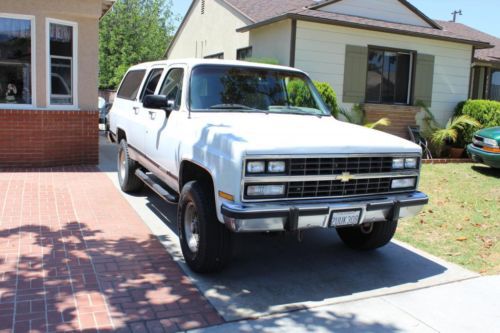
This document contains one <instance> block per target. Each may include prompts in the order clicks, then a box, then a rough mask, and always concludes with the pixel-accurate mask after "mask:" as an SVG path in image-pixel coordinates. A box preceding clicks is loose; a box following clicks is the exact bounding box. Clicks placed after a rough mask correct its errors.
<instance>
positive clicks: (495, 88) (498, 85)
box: [490, 71, 500, 101]
mask: <svg viewBox="0 0 500 333" xmlns="http://www.w3.org/2000/svg"><path fill="white" fill-rule="evenodd" d="M490 99H491V100H494V101H500V71H494V72H492V73H491V85H490Z"/></svg>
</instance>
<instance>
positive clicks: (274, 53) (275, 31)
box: [250, 20, 292, 66]
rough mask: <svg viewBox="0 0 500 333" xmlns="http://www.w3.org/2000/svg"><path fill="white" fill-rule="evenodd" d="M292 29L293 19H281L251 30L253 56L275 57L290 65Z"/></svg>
mask: <svg viewBox="0 0 500 333" xmlns="http://www.w3.org/2000/svg"><path fill="white" fill-rule="evenodd" d="M291 31H292V21H291V20H285V21H280V22H277V23H273V24H269V25H266V26H263V27H261V28H257V29H253V30H251V31H250V45H252V47H253V54H252V56H253V57H257V58H259V57H269V58H274V59H277V60H278V61H279V64H280V65H284V66H288V65H289V64H290V40H291V39H290V37H291Z"/></svg>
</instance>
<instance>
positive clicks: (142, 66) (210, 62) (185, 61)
mask: <svg viewBox="0 0 500 333" xmlns="http://www.w3.org/2000/svg"><path fill="white" fill-rule="evenodd" d="M172 64H185V65H187V66H189V67H194V66H196V65H229V66H244V67H254V68H268V69H277V70H287V71H294V72H302V73H303V71H301V70H299V69H297V68H292V67H286V66H279V65H269V64H262V63H255V62H248V61H241V60H221V59H196V58H187V59H172V60H159V61H151V62H145V63H141V64H137V65H134V66H131V67H130V69H129V70H133V69H149V68H151V67H153V66H169V65H172Z"/></svg>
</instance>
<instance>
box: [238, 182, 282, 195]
mask: <svg viewBox="0 0 500 333" xmlns="http://www.w3.org/2000/svg"><path fill="white" fill-rule="evenodd" d="M284 194H285V185H284V184H279V185H276V184H273V185H249V186H248V187H247V195H248V196H249V197H270V196H281V195H284Z"/></svg>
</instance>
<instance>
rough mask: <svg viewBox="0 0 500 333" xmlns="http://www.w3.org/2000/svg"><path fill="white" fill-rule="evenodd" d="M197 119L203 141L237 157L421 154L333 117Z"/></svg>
mask: <svg viewBox="0 0 500 333" xmlns="http://www.w3.org/2000/svg"><path fill="white" fill-rule="evenodd" d="M191 117H192V120H194V121H196V122H197V123H198V124H199V125H200V131H201V132H202V133H200V136H201V137H203V138H204V139H203V140H202V141H205V142H206V143H207V144H209V146H211V147H218V148H219V149H222V150H225V152H226V153H230V154H232V155H233V156H235V154H239V153H240V154H247V155H257V154H259V155H260V154H265V155H268V154H271V155H274V154H275V155H282V154H339V153H343V154H345V153H349V154H355V153H362V154H367V153H368V154H372V153H373V154H375V153H419V154H420V153H421V148H420V146H418V145H416V144H414V143H413V142H410V141H408V140H405V139H402V138H400V137H397V136H394V135H390V134H387V133H384V132H381V131H377V130H372V129H368V128H365V127H363V126H358V125H353V124H349V123H345V122H341V121H338V120H336V119H334V118H333V117H322V118H320V117H316V116H305V115H287V114H265V113H242V112H237V113H236V112H235V113H228V112H224V113H210V114H208V113H198V114H196V113H191ZM228 149H229V150H230V152H229V151H227V150H228Z"/></svg>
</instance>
